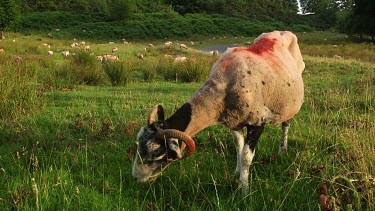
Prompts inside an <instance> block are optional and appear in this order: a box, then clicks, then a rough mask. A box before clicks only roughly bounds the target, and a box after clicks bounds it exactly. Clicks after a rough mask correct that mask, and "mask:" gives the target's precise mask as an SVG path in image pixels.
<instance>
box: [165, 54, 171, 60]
mask: <svg viewBox="0 0 375 211" xmlns="http://www.w3.org/2000/svg"><path fill="white" fill-rule="evenodd" d="M164 58H166V59H173V56H172V55H170V54H164Z"/></svg>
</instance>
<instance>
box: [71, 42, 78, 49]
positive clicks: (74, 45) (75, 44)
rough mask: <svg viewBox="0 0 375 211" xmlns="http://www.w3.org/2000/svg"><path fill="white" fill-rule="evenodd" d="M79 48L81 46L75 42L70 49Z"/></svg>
mask: <svg viewBox="0 0 375 211" xmlns="http://www.w3.org/2000/svg"><path fill="white" fill-rule="evenodd" d="M78 46H79V44H78V43H76V42H74V43H72V44H71V45H70V47H72V48H76V47H78Z"/></svg>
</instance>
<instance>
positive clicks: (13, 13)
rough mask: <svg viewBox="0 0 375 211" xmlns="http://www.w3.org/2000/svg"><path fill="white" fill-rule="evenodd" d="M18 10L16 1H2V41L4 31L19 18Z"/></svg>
mask: <svg viewBox="0 0 375 211" xmlns="http://www.w3.org/2000/svg"><path fill="white" fill-rule="evenodd" d="M18 14H19V13H18V10H17V6H16V3H15V2H14V0H0V40H1V39H3V37H4V30H5V28H6V27H8V26H9V25H10V24H12V23H13V22H14V21H16V20H17V18H18Z"/></svg>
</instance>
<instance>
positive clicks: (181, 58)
mask: <svg viewBox="0 0 375 211" xmlns="http://www.w3.org/2000/svg"><path fill="white" fill-rule="evenodd" d="M186 60H187V58H186V56H177V57H176V58H175V59H174V62H186Z"/></svg>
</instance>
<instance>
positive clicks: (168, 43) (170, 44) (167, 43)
mask: <svg viewBox="0 0 375 211" xmlns="http://www.w3.org/2000/svg"><path fill="white" fill-rule="evenodd" d="M164 45H165V46H166V47H171V46H172V42H171V41H167V42H165V43H164Z"/></svg>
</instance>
